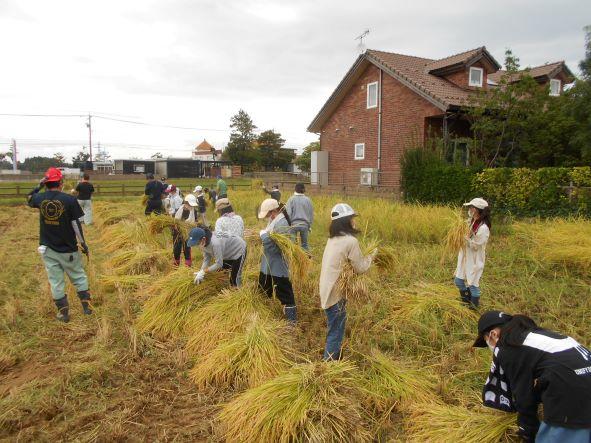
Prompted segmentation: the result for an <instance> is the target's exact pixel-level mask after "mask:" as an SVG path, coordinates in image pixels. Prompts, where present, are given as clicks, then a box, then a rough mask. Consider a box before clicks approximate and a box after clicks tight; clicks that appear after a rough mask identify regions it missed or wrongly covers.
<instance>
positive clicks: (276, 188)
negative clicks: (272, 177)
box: [263, 185, 281, 202]
mask: <svg viewBox="0 0 591 443" xmlns="http://www.w3.org/2000/svg"><path fill="white" fill-rule="evenodd" d="M263 191H264V192H265V193H266V194H269V195H270V196H271V198H274V199H275V200H277V202H280V201H281V192H280V191H279V186H278V185H273V188H271V190H270V191H269V190H267V188H266V187H265V186H263Z"/></svg>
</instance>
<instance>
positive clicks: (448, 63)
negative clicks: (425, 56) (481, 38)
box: [428, 46, 501, 75]
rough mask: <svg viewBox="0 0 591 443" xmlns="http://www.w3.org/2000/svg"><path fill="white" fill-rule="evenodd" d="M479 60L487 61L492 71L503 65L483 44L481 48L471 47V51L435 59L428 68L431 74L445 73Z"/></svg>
mask: <svg viewBox="0 0 591 443" xmlns="http://www.w3.org/2000/svg"><path fill="white" fill-rule="evenodd" d="M477 61H483V62H485V63H487V64H488V65H489V67H490V70H491V71H496V70H497V69H500V68H501V65H499V63H498V62H497V61H496V60H495V59H494V57H493V56H492V55H490V53H489V52H488V51H487V50H486V47H485V46H481V47H480V48H476V49H470V50H469V51H464V52H460V53H459V54H455V55H451V56H449V57H445V58H442V59H440V60H437V61H434V62H433V63H431V64H430V65H429V66H428V69H429V73H430V74H434V75H443V74H447V73H451V72H455V71H458V70H460V69H462V68H463V67H464V66H470V65H472V64H473V63H476V62H477Z"/></svg>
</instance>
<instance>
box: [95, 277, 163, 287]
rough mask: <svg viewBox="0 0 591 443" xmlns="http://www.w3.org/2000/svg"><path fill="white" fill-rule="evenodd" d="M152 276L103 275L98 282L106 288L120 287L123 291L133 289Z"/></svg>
mask: <svg viewBox="0 0 591 443" xmlns="http://www.w3.org/2000/svg"><path fill="white" fill-rule="evenodd" d="M151 279H152V276H151V275H149V274H138V275H103V276H101V277H100V278H99V283H100V284H101V285H103V287H104V288H105V289H107V290H111V291H112V290H115V289H121V290H124V291H133V290H136V289H137V288H138V287H140V286H141V284H142V283H144V282H147V281H150V280H151Z"/></svg>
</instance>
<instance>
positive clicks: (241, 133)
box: [222, 109, 257, 170]
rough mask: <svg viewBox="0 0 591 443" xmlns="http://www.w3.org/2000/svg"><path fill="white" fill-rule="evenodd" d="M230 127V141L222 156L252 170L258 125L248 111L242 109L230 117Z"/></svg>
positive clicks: (254, 160)
mask: <svg viewBox="0 0 591 443" xmlns="http://www.w3.org/2000/svg"><path fill="white" fill-rule="evenodd" d="M230 128H232V133H231V134H230V141H229V142H228V144H227V145H226V149H224V153H223V154H222V157H223V158H224V159H225V160H229V161H231V162H232V163H234V164H237V165H241V166H243V167H244V169H245V170H251V169H252V167H253V166H254V164H255V162H256V156H255V154H256V153H255V152H254V149H253V142H254V141H255V139H256V137H255V134H254V131H255V129H256V128H257V127H256V126H255V124H254V123H253V121H252V119H251V118H250V116H249V115H248V114H247V113H246V111H244V110H242V109H240V110H239V111H238V113H237V114H236V115H234V116H233V117H232V118H231V119H230Z"/></svg>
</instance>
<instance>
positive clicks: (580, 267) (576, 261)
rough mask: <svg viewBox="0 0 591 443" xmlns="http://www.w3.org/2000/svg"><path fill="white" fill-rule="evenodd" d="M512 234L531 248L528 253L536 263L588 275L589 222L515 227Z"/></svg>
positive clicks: (590, 255)
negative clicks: (543, 263) (526, 242)
mask: <svg viewBox="0 0 591 443" xmlns="http://www.w3.org/2000/svg"><path fill="white" fill-rule="evenodd" d="M515 230H516V231H517V232H518V234H519V236H520V237H521V238H524V239H525V240H526V241H528V242H529V243H530V244H531V248H530V251H532V253H533V255H534V257H535V258H536V259H538V260H539V261H541V262H546V263H550V264H552V265H558V266H564V267H566V268H567V269H569V270H576V271H578V272H580V273H583V274H585V275H590V274H591V222H590V221H588V220H584V219H576V218H575V219H570V220H563V219H555V220H548V221H544V222H537V223H527V224H526V223H517V224H516V225H515Z"/></svg>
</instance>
